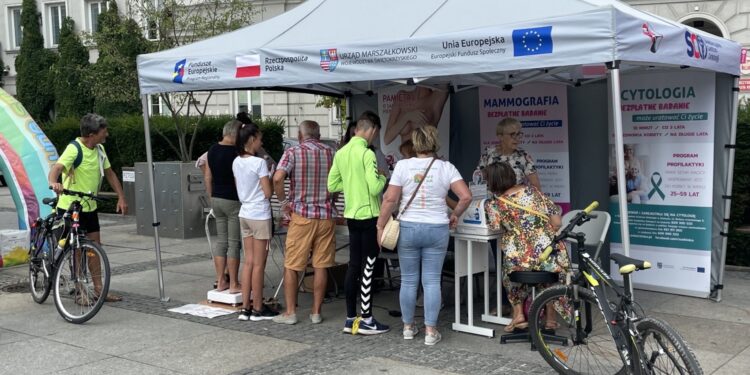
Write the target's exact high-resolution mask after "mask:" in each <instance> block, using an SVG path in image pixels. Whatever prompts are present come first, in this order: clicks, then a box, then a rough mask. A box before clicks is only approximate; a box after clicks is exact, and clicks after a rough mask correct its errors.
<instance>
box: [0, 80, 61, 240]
mask: <svg viewBox="0 0 750 375" xmlns="http://www.w3.org/2000/svg"><path fill="white" fill-rule="evenodd" d="M57 158H58V155H57V150H56V149H55V146H54V145H53V144H52V142H50V140H49V138H47V136H46V135H44V132H43V131H42V129H40V128H39V125H37V123H36V122H35V121H34V120H33V119H32V118H31V116H29V113H28V112H26V109H25V108H23V106H22V105H21V103H19V102H18V101H17V100H16V99H15V98H13V97H12V96H11V95H10V94H8V93H7V92H5V90H2V89H0V171H2V172H3V176H4V177H5V182H6V183H7V184H8V187H9V188H10V194H11V196H12V197H13V202H14V203H15V204H16V208H17V210H18V227H19V229H29V227H30V225H31V222H33V220H35V219H36V218H37V217H39V216H42V217H43V216H46V215H48V214H49V213H50V210H51V209H50V207H49V206H46V205H44V204H42V199H44V198H47V197H54V195H55V193H53V192H52V190H50V189H49V184H48V183H47V175H48V174H49V170H50V167H51V166H52V165H53V164H54V163H55V161H57Z"/></svg>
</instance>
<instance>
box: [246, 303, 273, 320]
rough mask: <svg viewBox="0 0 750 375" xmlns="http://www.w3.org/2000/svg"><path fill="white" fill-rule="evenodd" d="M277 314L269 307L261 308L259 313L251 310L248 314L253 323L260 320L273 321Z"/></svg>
mask: <svg viewBox="0 0 750 375" xmlns="http://www.w3.org/2000/svg"><path fill="white" fill-rule="evenodd" d="M278 315H279V312H278V311H274V310H272V309H271V308H270V307H268V306H266V305H263V308H261V309H260V311H257V310H255V309H253V310H252V311H251V312H250V320H252V321H254V322H258V321H261V320H270V319H273V317H274V316H278Z"/></svg>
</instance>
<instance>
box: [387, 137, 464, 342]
mask: <svg viewBox="0 0 750 375" xmlns="http://www.w3.org/2000/svg"><path fill="white" fill-rule="evenodd" d="M411 139H412V142H413V143H414V151H415V152H416V154H417V156H416V157H413V158H409V159H403V160H400V161H399V162H398V163H396V167H395V169H394V170H393V174H392V175H391V180H390V183H389V186H388V190H387V191H386V192H385V195H384V196H383V205H382V207H381V212H393V209H394V207H395V206H396V204H397V202H398V201H399V199H400V200H401V207H400V209H399V215H398V217H397V220H399V221H400V223H399V228H400V234H399V236H398V258H399V265H400V266H401V291H400V295H399V299H400V302H401V313H402V316H401V319H402V321H403V322H404V331H403V332H404V339H406V340H410V339H413V338H414V336H415V335H416V334H417V332H418V329H417V328H416V325H415V322H414V309H415V305H416V299H417V288H418V285H417V283H418V280H419V270H420V264H421V269H422V286H423V288H424V314H425V322H424V323H425V344H426V345H435V344H437V343H438V341H440V339H441V335H440V333H439V332H438V331H437V329H436V326H437V318H438V313H439V312H440V304H441V290H440V274H441V271H442V269H443V260H444V259H445V253H446V251H447V249H448V240H449V238H450V233H449V230H450V228H455V226H456V224H457V223H458V217H460V216H461V214H462V213H463V212H464V210H466V208H467V207H468V206H469V203H471V192H470V191H469V187H468V186H467V185H466V182H464V180H463V179H462V178H461V175H460V174H459V173H458V170H457V169H456V167H454V166H453V164H451V163H449V162H447V161H443V160H439V159H437V158H436V156H435V155H436V153H437V151H438V149H439V148H440V144H439V141H438V133H437V128H436V127H434V126H425V127H421V128H418V129H415V130H414V131H412V134H411ZM448 191H453V192H454V193H455V194H456V195H457V196H458V198H459V201H458V205H457V206H456V209H455V210H454V211H453V213H452V214H451V215H450V217H449V216H448V213H447V212H448V211H447V207H446V204H445V197H446V196H447V195H448ZM389 218H390V215H381V216H380V218H379V219H378V224H377V228H378V240H379V241H382V237H383V229H384V228H385V226H386V223H387V222H388V221H389Z"/></svg>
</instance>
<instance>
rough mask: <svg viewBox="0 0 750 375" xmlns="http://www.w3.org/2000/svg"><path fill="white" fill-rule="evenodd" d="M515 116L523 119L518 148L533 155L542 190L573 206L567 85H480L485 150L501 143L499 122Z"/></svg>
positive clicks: (553, 198) (481, 134)
mask: <svg viewBox="0 0 750 375" xmlns="http://www.w3.org/2000/svg"><path fill="white" fill-rule="evenodd" d="M508 117H512V118H515V119H516V120H518V121H520V122H521V126H522V129H521V131H522V132H523V139H522V141H521V142H520V145H519V148H521V149H523V150H524V151H526V152H527V153H528V154H529V155H530V156H531V158H532V159H534V165H535V167H536V170H537V174H538V175H539V182H540V184H541V186H542V191H543V192H544V194H545V195H547V196H548V197H550V198H551V199H552V201H554V202H555V203H557V204H558V205H560V207H562V208H563V212H567V211H569V210H570V167H569V159H568V97H567V87H566V86H564V85H556V84H548V83H530V84H526V85H523V86H518V87H514V88H513V89H512V90H510V91H503V90H502V89H500V88H497V87H486V86H485V87H480V88H479V126H480V137H481V138H480V142H481V146H482V150H483V151H484V150H485V149H487V148H488V147H495V146H496V145H497V144H498V143H499V140H498V137H497V131H496V129H497V124H498V123H499V122H500V121H502V120H503V119H505V118H508Z"/></svg>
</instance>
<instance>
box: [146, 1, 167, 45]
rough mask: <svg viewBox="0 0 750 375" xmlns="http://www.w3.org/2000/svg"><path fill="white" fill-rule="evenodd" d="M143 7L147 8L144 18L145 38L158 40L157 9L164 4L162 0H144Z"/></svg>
mask: <svg viewBox="0 0 750 375" xmlns="http://www.w3.org/2000/svg"><path fill="white" fill-rule="evenodd" d="M145 2H146V4H144V5H145V7H146V9H147V11H146V12H147V13H146V18H145V20H144V22H145V24H144V27H145V29H146V30H145V31H146V39H148V40H159V19H158V17H159V13H160V12H158V11H159V10H161V9H162V7H163V6H164V4H163V1H162V0H145Z"/></svg>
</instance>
